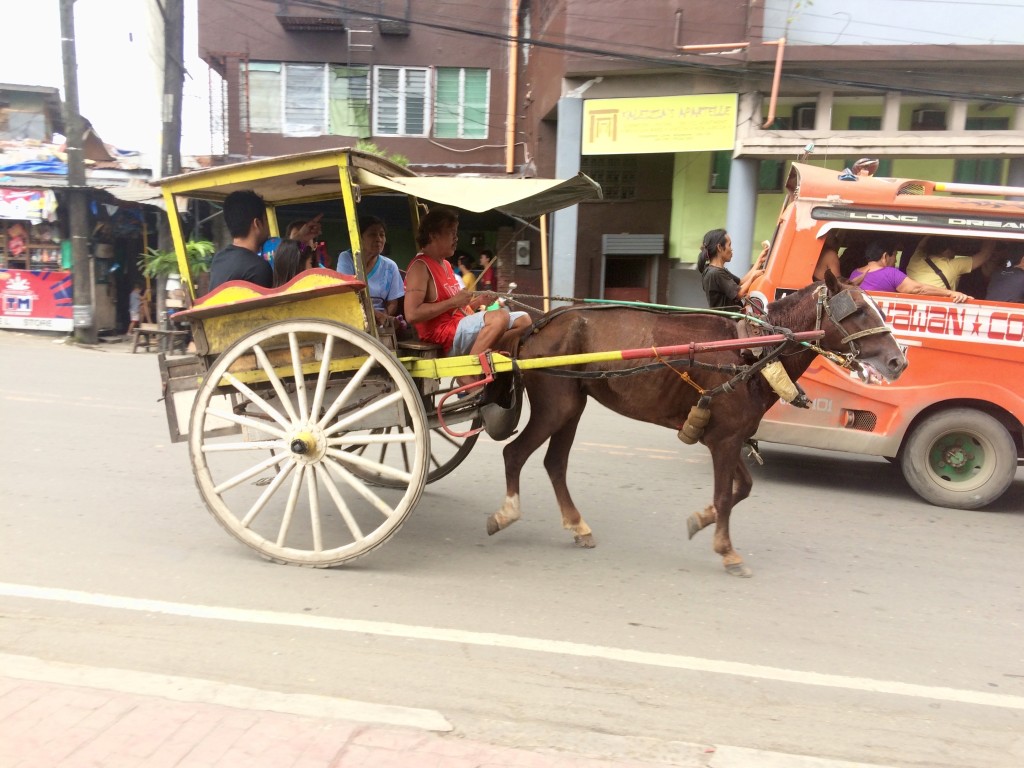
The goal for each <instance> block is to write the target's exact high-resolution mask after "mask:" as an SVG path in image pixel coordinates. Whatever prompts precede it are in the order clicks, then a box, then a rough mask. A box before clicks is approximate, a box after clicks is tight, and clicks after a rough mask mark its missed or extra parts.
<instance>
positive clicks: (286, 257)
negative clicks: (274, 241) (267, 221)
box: [274, 240, 313, 288]
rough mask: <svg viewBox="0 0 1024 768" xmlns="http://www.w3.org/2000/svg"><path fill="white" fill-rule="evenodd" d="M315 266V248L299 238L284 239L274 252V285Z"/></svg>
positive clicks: (283, 282) (285, 281) (276, 285)
mask: <svg viewBox="0 0 1024 768" xmlns="http://www.w3.org/2000/svg"><path fill="white" fill-rule="evenodd" d="M312 267H313V249H312V248H310V247H309V246H308V245H306V244H304V243H300V242H299V241H298V240H282V241H281V244H280V245H278V246H277V250H276V251H275V252H274V287H275V288H277V287H278V286H280V285H284V284H285V283H287V282H288V281H289V280H291V279H292V278H294V277H295V276H296V275H297V274H299V272H305V271H306V270H307V269H311V268H312Z"/></svg>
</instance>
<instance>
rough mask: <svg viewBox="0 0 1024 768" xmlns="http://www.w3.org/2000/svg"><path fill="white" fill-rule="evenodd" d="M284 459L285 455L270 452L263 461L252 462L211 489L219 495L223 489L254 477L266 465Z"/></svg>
mask: <svg viewBox="0 0 1024 768" xmlns="http://www.w3.org/2000/svg"><path fill="white" fill-rule="evenodd" d="M285 459H287V456H285V455H283V454H277V453H275V454H271V456H270V457H269V458H266V459H264V460H263V461H261V462H259V463H257V464H253V465H252V466H251V467H249V468H248V469H246V470H243V471H242V472H239V473H238V474H237V475H235V476H234V477H232V478H229V479H228V480H225V481H224V482H223V483H221V484H220V485H217V486H215V487H214V489H213V492H214V493H216V494H218V495H220V494H222V493H224V491H227V490H230V489H232V488H234V487H235V486H236V485H240V484H241V483H244V482H245V481H246V480H248V479H249V478H251V477H255V476H256V475H258V474H259V473H260V472H262V471H264V470H265V469H267V468H268V467H271V466H273V465H274V464H277V463H278V462H281V461H284V460H285Z"/></svg>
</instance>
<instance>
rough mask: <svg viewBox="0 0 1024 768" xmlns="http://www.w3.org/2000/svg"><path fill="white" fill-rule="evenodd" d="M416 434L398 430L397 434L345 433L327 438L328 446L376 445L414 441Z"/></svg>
mask: <svg viewBox="0 0 1024 768" xmlns="http://www.w3.org/2000/svg"><path fill="white" fill-rule="evenodd" d="M415 442H416V435H415V434H413V433H412V432H400V433H398V434H391V433H384V434H382V435H357V434H351V435H345V436H343V437H332V438H329V439H328V440H327V444H328V445H330V446H332V447H333V446H338V445H361V446H367V445H378V444H380V443H389V444H390V443H415Z"/></svg>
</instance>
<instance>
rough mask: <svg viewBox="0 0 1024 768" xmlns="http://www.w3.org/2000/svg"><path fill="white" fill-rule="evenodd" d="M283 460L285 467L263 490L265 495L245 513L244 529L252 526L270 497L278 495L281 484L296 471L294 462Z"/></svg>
mask: <svg viewBox="0 0 1024 768" xmlns="http://www.w3.org/2000/svg"><path fill="white" fill-rule="evenodd" d="M282 460H283V461H284V462H285V465H284V467H283V468H282V469H281V470H280V471H279V472H278V473H277V474H276V475H275V476H274V479H273V480H272V481H271V482H270V485H268V486H267V487H266V488H264V489H263V493H261V494H260V497H259V498H258V499H256V501H255V502H254V503H253V505H252V506H251V507H249V511H248V512H246V513H245V517H243V518H242V519H241V520H240V521H239V524H240V525H241V526H242V527H243V528H248V527H249V526H250V525H252V521H253V520H255V519H256V516H257V515H258V514H259V513H260V512H262V511H263V508H264V507H265V506H266V505H267V502H268V501H270V497H271V496H273V495H274V494H275V493H277V489H278V488H280V487H281V484H282V483H284V481H285V479H286V478H287V477H288V475H290V474H291V471H292V470H293V469H295V462H294V461H290V460H288V459H287V458H285V459H282Z"/></svg>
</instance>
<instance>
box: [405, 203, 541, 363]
mask: <svg viewBox="0 0 1024 768" xmlns="http://www.w3.org/2000/svg"><path fill="white" fill-rule="evenodd" d="M458 241H459V217H458V214H456V213H455V211H453V210H451V209H450V208H443V207H437V208H433V209H431V211H430V212H429V213H428V214H427V215H426V216H424V217H423V219H422V220H421V221H420V226H419V230H418V231H417V234H416V243H417V244H418V245H419V247H420V252H419V253H418V254H417V255H416V258H415V259H413V260H412V261H411V262H410V263H409V268H408V269H407V270H406V273H405V319H406V320H408V321H409V322H411V323H413V324H414V325H415V326H416V332H417V333H418V334H419V336H420V338H421V339H422V340H423V341H430V342H433V343H435V344H440V345H441V346H442V347H444V351H445V354H456V355H459V354H462V355H465V354H479V353H480V352H485V351H487V350H489V349H507V348H508V345H509V344H510V343H511V341H512V340H513V339H514V338H516V337H517V336H518V335H519V334H521V333H522V332H523V331H525V330H526V329H527V328H529V326H530V318H529V316H528V315H527V314H526V313H525V312H509V311H508V310H507V309H504V308H502V309H493V310H488V311H486V312H482V313H480V312H475V311H474V307H481V306H485V307H486V306H490V305H491V304H493V303H494V302H495V301H496V300H497V298H498V296H497V294H496V293H494V292H493V291H483V292H479V293H475V292H473V291H467V290H465V289H464V288H463V287H462V285H461V283H460V282H459V279H458V278H457V277H456V276H455V273H454V272H453V271H452V267H451V264H450V263H449V262H448V259H450V258H451V257H452V256H453V255H454V254H455V246H456V244H457V243H458ZM470 305H472V306H470Z"/></svg>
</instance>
